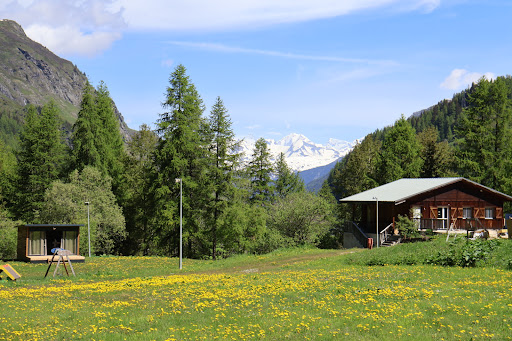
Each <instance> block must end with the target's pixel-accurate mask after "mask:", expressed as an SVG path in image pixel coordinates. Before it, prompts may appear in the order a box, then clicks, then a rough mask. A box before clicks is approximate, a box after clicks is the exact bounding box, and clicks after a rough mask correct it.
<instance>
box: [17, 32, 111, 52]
mask: <svg viewBox="0 0 512 341" xmlns="http://www.w3.org/2000/svg"><path fill="white" fill-rule="evenodd" d="M25 32H26V33H27V35H28V36H29V37H30V38H31V39H33V40H35V41H38V42H41V44H43V45H45V46H46V47H47V48H48V49H50V50H51V51H52V52H55V53H57V54H80V55H85V56H90V57H92V56H94V55H96V54H98V53H100V52H102V51H104V50H106V49H108V48H109V47H110V46H111V45H112V43H113V42H114V41H116V40H118V39H120V38H121V33H119V32H93V33H90V34H85V33H83V32H81V31H80V30H79V29H78V28H76V27H71V26H67V25H66V26H60V27H50V26H45V25H31V26H29V27H28V28H27V29H26V30H25Z"/></svg>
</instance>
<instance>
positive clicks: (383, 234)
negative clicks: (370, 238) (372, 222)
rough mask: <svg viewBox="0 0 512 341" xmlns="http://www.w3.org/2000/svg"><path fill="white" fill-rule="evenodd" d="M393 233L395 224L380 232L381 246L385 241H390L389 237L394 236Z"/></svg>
mask: <svg viewBox="0 0 512 341" xmlns="http://www.w3.org/2000/svg"><path fill="white" fill-rule="evenodd" d="M393 233H394V231H393V223H391V224H389V225H388V226H386V228H385V229H384V230H382V231H380V232H379V245H382V243H384V242H385V241H387V240H388V238H389V236H392V235H393Z"/></svg>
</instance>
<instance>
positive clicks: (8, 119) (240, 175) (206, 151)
mask: <svg viewBox="0 0 512 341" xmlns="http://www.w3.org/2000/svg"><path fill="white" fill-rule="evenodd" d="M511 98H512V79H511V78H510V77H509V76H507V77H499V78H497V79H495V80H487V79H484V78H482V79H481V80H480V81H479V82H478V83H476V84H473V85H472V86H471V88H468V89H467V90H465V91H463V92H461V93H459V94H455V95H454V97H453V99H452V100H445V101H442V102H440V103H438V104H437V105H435V106H433V107H431V108H429V109H427V110H425V111H423V112H421V113H419V114H417V115H414V116H412V117H410V118H408V119H406V118H405V117H404V116H402V117H401V118H400V119H398V120H397V121H396V122H395V124H394V125H393V126H390V127H386V128H384V129H382V130H378V131H376V132H374V133H371V134H369V135H368V136H366V137H365V138H364V139H363V140H362V141H361V142H360V143H359V144H358V145H357V146H356V147H355V148H354V149H353V151H352V152H351V153H350V154H348V155H347V156H346V157H344V158H343V159H342V160H341V161H340V162H339V163H338V164H337V165H336V166H335V167H334V168H333V170H332V171H331V173H330V175H329V178H328V179H327V180H326V181H325V183H324V185H323V187H322V189H321V190H320V192H319V193H318V194H314V193H311V192H308V191H306V190H305V186H304V183H303V182H302V180H301V179H300V177H299V176H298V174H297V173H295V172H293V171H292V170H291V169H290V168H289V167H288V165H287V164H286V160H285V157H284V155H279V157H277V158H276V159H275V160H273V158H272V157H271V155H270V152H269V150H268V147H267V144H266V142H265V140H264V139H263V138H261V139H259V140H258V141H257V143H256V145H255V147H254V150H253V151H252V154H251V155H249V161H248V162H242V155H241V154H240V146H239V143H240V141H238V140H237V139H236V138H235V133H234V131H233V129H232V122H231V119H230V116H229V111H228V109H227V107H226V106H225V104H224V102H223V101H222V99H221V98H220V97H218V98H217V99H216V102H215V103H214V105H213V106H212V107H211V108H206V107H205V105H204V103H203V101H202V99H201V96H200V94H199V93H198V91H197V89H196V87H195V85H194V84H193V82H192V80H191V79H190V78H189V76H188V75H187V73H186V68H185V67H184V66H183V65H178V66H177V67H176V68H175V70H174V71H173V72H172V73H171V75H170V76H169V83H168V86H167V89H165V98H164V99H163V104H162V107H163V113H162V114H160V116H159V119H158V121H157V122H153V123H154V126H155V129H152V128H150V126H149V125H142V126H141V127H140V128H139V130H138V131H137V132H136V133H134V134H133V136H132V137H131V138H130V139H129V140H126V141H123V138H122V136H121V134H120V133H119V126H118V125H119V123H118V120H117V119H116V116H115V112H114V109H113V101H112V99H111V98H110V94H109V91H108V88H107V86H106V84H104V83H103V82H101V83H100V84H99V85H98V86H97V87H93V86H92V85H90V84H87V86H86V87H85V88H84V90H83V94H82V100H81V104H80V110H79V113H78V118H77V120H76V122H75V123H74V125H73V126H72V127H69V126H67V127H66V126H65V124H64V123H63V122H62V121H60V120H59V119H58V117H59V112H58V110H59V109H58V108H57V106H56V105H55V103H53V102H51V101H50V102H48V103H46V104H45V105H43V106H42V107H35V106H32V105H28V106H26V107H25V108H23V109H21V110H23V116H24V120H23V121H22V122H21V121H20V120H16V119H15V117H17V116H16V115H14V114H12V115H10V116H9V115H7V114H4V115H3V116H2V121H0V133H2V135H3V134H4V132H6V131H11V130H12V131H16V132H18V131H19V133H18V134H17V136H18V137H19V138H18V140H17V141H15V143H14V142H13V143H10V142H9V141H5V140H4V139H0V154H1V155H0V173H1V174H0V234H1V235H2V236H5V238H2V240H0V258H14V257H15V256H16V255H15V253H16V232H17V229H16V227H17V226H18V225H20V224H37V223H41V224H42V223H44V224H58V223H74V224H84V226H85V227H84V228H83V229H82V230H81V236H82V237H81V239H80V250H81V254H86V253H87V252H88V245H87V239H88V238H87V237H88V236H87V208H89V209H90V218H89V219H90V227H91V235H90V238H91V242H92V245H91V252H92V253H93V254H95V255H138V256H144V255H161V256H176V255H178V252H179V229H180V221H181V223H182V226H183V255H184V257H189V258H200V259H218V258H225V257H229V256H231V255H235V254H241V253H256V254H258V253H266V252H270V251H273V250H275V249H278V248H281V247H286V246H297V245H314V246H317V247H322V248H339V247H340V245H341V238H342V237H341V233H340V226H341V224H342V223H343V221H344V219H345V217H346V212H344V208H343V207H342V206H341V205H337V204H336V202H337V199H340V198H342V197H346V196H348V195H352V194H355V193H358V192H360V191H364V190H367V189H371V188H373V187H375V186H379V185H382V184H385V183H388V182H391V181H394V180H397V179H400V178H404V177H409V178H410V177H444V176H462V177H466V178H469V179H471V180H474V181H477V182H479V183H481V184H483V185H485V186H488V187H491V188H493V189H496V190H498V191H502V192H504V193H508V194H510V193H511V192H512V164H511V160H512V144H511V141H510V140H511V138H512V109H511ZM69 130H70V131H71V132H69ZM13 145H16V147H15V148H13V147H12V146H13ZM86 202H88V203H89V207H86V204H85V203H86ZM180 211H181V212H182V218H181V219H180Z"/></svg>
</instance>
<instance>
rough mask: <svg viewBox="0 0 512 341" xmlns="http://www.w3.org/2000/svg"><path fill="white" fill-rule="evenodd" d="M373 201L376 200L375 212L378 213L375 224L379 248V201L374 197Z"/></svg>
mask: <svg viewBox="0 0 512 341" xmlns="http://www.w3.org/2000/svg"><path fill="white" fill-rule="evenodd" d="M373 199H375V201H376V202H375V208H376V209H375V211H376V216H377V217H376V218H375V219H376V223H375V228H376V230H377V237H376V238H375V240H376V241H377V247H379V199H378V198H377V197H373Z"/></svg>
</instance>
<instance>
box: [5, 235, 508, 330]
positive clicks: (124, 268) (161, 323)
mask: <svg viewBox="0 0 512 341" xmlns="http://www.w3.org/2000/svg"><path fill="white" fill-rule="evenodd" d="M510 242H511V241H500V244H499V245H498V247H496V248H495V250H498V249H503V248H506V249H507V248H510V247H511V243H510ZM415 244H416V247H417V248H419V249H423V248H425V249H426V248H430V249H431V253H432V249H438V248H439V245H442V242H441V241H439V240H436V241H434V242H426V243H420V244H418V243H415ZM415 244H407V245H399V246H395V247H392V248H386V249H384V248H381V249H379V250H375V249H374V250H318V249H312V248H295V249H286V250H279V251H276V252H274V253H271V254H267V255H261V256H254V255H244V256H236V257H232V258H228V259H224V260H217V261H211V260H189V259H185V260H184V262H183V269H182V270H181V271H180V270H179V269H178V259H176V258H159V257H93V258H88V259H86V263H82V264H78V263H75V264H73V266H74V269H75V272H76V274H77V276H76V277H67V276H66V275H65V271H64V268H63V267H62V266H60V267H59V274H57V276H55V278H54V277H52V274H53V270H54V266H52V268H51V272H50V274H49V277H48V278H46V279H43V277H44V274H45V272H46V269H47V265H46V264H26V263H19V262H10V264H11V265H12V266H13V267H14V268H15V269H16V270H17V271H18V272H19V273H20V274H21V275H22V279H21V280H19V281H18V282H12V281H10V280H6V276H5V275H2V277H3V280H1V281H0V302H1V305H0V340H80V339H83V340H215V339H218V340H246V339H262V340H287V339H290V340H332V339H347V340H392V339H397V340H487V339H496V340H506V339H510V338H512V314H511V312H512V285H511V284H512V272H511V271H510V270H507V269H506V268H500V267H498V266H494V265H493V264H495V263H493V261H492V259H493V257H494V256H493V254H490V255H488V257H487V259H488V260H489V262H490V263H488V264H487V265H486V264H483V263H479V264H476V265H475V267H466V268H463V267H460V266H452V267H444V266H437V265H425V264H416V265H395V264H384V265H382V266H380V265H375V266H368V265H363V264H362V263H364V262H365V260H369V259H373V257H375V255H379V256H380V258H384V259H386V257H389V259H391V260H392V259H397V257H396V256H395V255H397V254H399V255H402V256H400V257H405V258H407V257H406V256H405V254H410V253H413V254H414V249H413V247H414V245H415ZM425 245H427V246H425ZM404 250H405V251H404ZM497 252H502V251H497ZM393 257H394V258H393ZM400 257H399V258H400ZM390 263H392V262H390ZM395 263H396V264H399V262H395ZM61 270H62V271H61Z"/></svg>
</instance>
